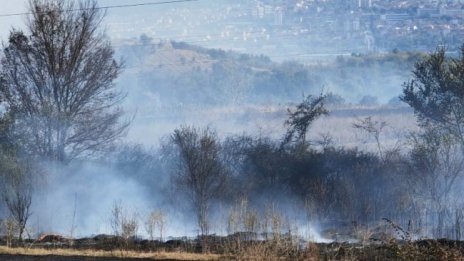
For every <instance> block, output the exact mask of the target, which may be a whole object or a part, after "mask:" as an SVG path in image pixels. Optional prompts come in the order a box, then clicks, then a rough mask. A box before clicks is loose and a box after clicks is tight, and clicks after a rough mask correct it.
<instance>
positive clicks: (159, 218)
mask: <svg viewBox="0 0 464 261" xmlns="http://www.w3.org/2000/svg"><path fill="white" fill-rule="evenodd" d="M165 227H166V214H165V213H164V212H163V211H162V210H156V211H153V212H151V213H150V214H149V215H148V218H147V221H146V222H145V229H146V231H147V233H148V235H149V236H150V240H152V241H153V240H154V239H155V234H156V232H158V235H159V240H160V241H161V242H162V241H163V232H164V228H165Z"/></svg>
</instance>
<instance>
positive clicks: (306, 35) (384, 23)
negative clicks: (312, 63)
mask: <svg viewBox="0 0 464 261" xmlns="http://www.w3.org/2000/svg"><path fill="white" fill-rule="evenodd" d="M463 8H464V0H409V1H406V0H403V1H402V0H236V1H227V0H221V1H217V2H216V4H213V5H202V6H192V5H190V6H188V7H183V8H180V7H172V8H171V9H168V10H163V12H156V10H155V11H153V12H148V10H146V12H145V13H144V14H143V15H140V13H134V16H133V17H132V16H131V15H130V14H128V15H125V16H124V17H123V18H121V17H118V18H117V19H115V21H114V23H112V24H110V28H111V30H110V33H111V31H113V36H115V35H116V36H117V37H121V38H122V37H126V36H127V34H128V33H129V34H130V33H132V34H135V35H133V36H137V34H138V35H141V34H145V35H147V36H149V37H151V38H153V39H173V40H177V41H185V42H187V43H192V44H198V45H203V46H206V47H216V48H224V49H235V50H238V51H244V52H248V53H263V54H267V55H270V56H271V57H272V56H276V53H277V52H278V53H279V55H280V56H282V57H286V58H287V57H291V56H292V55H294V56H297V57H299V58H304V57H305V56H309V57H311V56H324V55H334V56H337V55H343V54H352V53H369V52H386V51H392V50H401V51H431V50H435V49H436V47H437V46H438V45H440V44H445V45H447V47H448V48H449V49H451V50H456V49H457V48H459V47H460V46H461V45H462V44H463V43H464V42H463V39H464V9H463Z"/></svg>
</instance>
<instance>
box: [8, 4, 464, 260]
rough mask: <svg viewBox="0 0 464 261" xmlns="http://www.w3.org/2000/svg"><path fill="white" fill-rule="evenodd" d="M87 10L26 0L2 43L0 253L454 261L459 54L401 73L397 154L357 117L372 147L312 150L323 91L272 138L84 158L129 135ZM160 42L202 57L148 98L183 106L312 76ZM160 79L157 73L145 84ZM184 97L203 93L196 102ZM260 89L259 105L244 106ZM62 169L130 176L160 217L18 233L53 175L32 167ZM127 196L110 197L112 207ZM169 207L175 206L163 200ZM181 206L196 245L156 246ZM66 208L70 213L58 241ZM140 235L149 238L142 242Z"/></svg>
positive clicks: (94, 15)
mask: <svg viewBox="0 0 464 261" xmlns="http://www.w3.org/2000/svg"><path fill="white" fill-rule="evenodd" d="M67 3H68V4H67ZM70 9H72V10H75V12H74V11H73V12H69V10H70ZM100 10H101V9H99V8H98V6H97V5H96V2H95V1H83V2H74V1H70V2H65V1H63V0H52V1H41V0H32V1H31V2H30V12H31V16H30V18H31V19H30V21H29V23H28V32H27V33H23V32H21V31H17V30H13V31H12V32H11V35H10V38H9V41H8V43H7V44H6V45H5V46H4V49H3V54H2V56H1V62H0V64H1V68H0V79H1V80H0V94H1V98H2V102H3V105H4V108H5V111H4V113H3V115H2V118H1V121H0V179H1V180H0V181H1V183H0V184H1V186H0V192H1V196H2V202H3V203H4V204H2V206H1V209H0V213H2V214H4V215H2V217H4V220H2V222H1V224H2V226H1V228H2V230H3V231H2V234H4V235H5V240H4V241H2V240H3V239H1V238H0V243H5V245H7V246H9V247H10V246H17V247H26V248H25V249H24V250H23V252H21V251H20V252H14V250H11V249H3V248H0V255H1V254H2V253H6V254H18V253H26V254H28V253H29V252H30V253H32V254H33V255H41V254H40V253H39V252H34V251H39V250H37V249H35V248H36V247H37V248H52V250H53V249H54V248H57V249H66V248H71V249H72V248H74V249H76V250H83V252H77V254H83V255H94V256H99V257H103V256H107V255H110V256H111V257H115V256H116V257H131V256H135V257H141V256H144V255H145V254H140V253H141V252H147V253H149V252H153V251H159V252H161V253H164V252H169V253H171V252H178V251H184V252H189V253H201V252H203V253H204V254H207V253H208V252H210V253H213V255H204V256H200V257H198V256H191V255H188V257H187V258H197V257H198V258H211V259H216V258H223V259H238V260H281V259H289V260H334V259H335V260H353V259H362V260H372V259H375V258H378V259H393V260H427V259H429V260H445V259H447V260H453V259H456V260H458V259H462V256H463V253H464V246H463V244H462V242H461V241H460V240H461V239H462V233H461V231H462V229H463V228H464V227H463V225H464V224H463V223H462V221H463V219H464V212H463V210H462V209H463V208H462V206H464V201H463V200H462V199H461V197H460V193H461V191H460V186H459V185H460V184H462V182H464V177H463V168H464V134H463V131H462V129H463V128H464V126H463V125H464V114H463V113H464V112H463V111H464V108H463V105H464V103H463V100H464V97H463V95H464V92H463V91H462V85H463V82H464V78H463V77H464V76H463V72H464V58H463V57H460V58H450V57H446V55H445V51H444V50H443V49H439V50H438V51H437V52H435V53H433V54H431V55H429V56H427V57H424V58H423V59H422V60H420V61H419V62H417V63H416V65H415V67H414V69H413V79H412V80H411V81H409V82H407V83H406V84H405V85H404V90H403V96H402V97H401V99H402V100H403V101H405V102H406V103H408V104H409V105H410V106H411V107H412V108H413V109H414V111H415V113H416V115H417V117H418V121H419V123H420V127H421V129H420V131H419V132H416V133H411V134H410V139H409V143H408V144H403V145H404V146H402V147H401V148H398V147H395V148H387V147H385V146H383V144H382V134H383V131H384V130H385V129H386V128H388V125H387V124H386V123H385V122H383V121H377V120H375V119H373V118H371V117H369V116H368V117H365V118H364V119H360V120H358V121H356V122H354V123H353V124H352V127H353V130H352V131H356V130H358V131H360V133H361V134H362V135H367V136H371V138H373V140H374V142H375V146H376V150H373V151H368V150H366V151H363V150H361V149H359V148H356V147H350V148H348V147H343V146H340V145H339V144H336V143H334V142H332V140H331V139H330V137H328V136H325V138H324V141H323V142H320V143H317V142H314V139H313V137H311V136H310V135H309V130H310V128H311V127H312V126H313V125H312V124H313V123H314V121H315V120H317V119H319V118H320V117H321V116H323V115H326V114H328V113H329V111H328V108H326V106H325V105H326V104H327V103H331V104H332V105H333V104H337V103H343V99H341V98H340V97H338V96H337V95H335V94H328V95H320V96H312V95H308V96H305V97H303V101H302V102H301V103H299V104H297V105H296V106H295V107H294V108H290V109H288V115H287V116H288V119H287V120H286V121H285V122H282V125H283V126H285V127H286V128H287V129H286V132H285V134H284V135H283V137H281V138H271V137H268V136H266V135H264V134H258V135H254V134H251V135H250V134H242V135H225V134H224V135H223V136H221V135H218V134H217V133H216V131H215V130H214V129H212V128H209V127H208V128H198V127H195V126H184V127H180V128H178V129H175V130H174V131H173V133H172V135H170V136H169V137H166V138H165V140H164V141H162V146H161V148H159V149H155V148H152V149H146V148H145V147H143V146H142V145H137V144H130V143H129V144H123V145H122V144H117V146H115V147H112V148H113V150H105V151H106V152H107V153H105V155H104V156H101V157H97V156H98V155H97V154H95V153H96V152H99V151H102V150H104V149H108V148H109V147H110V146H111V145H114V142H115V141H116V140H117V139H118V138H120V137H121V136H122V135H123V134H124V132H125V130H126V129H127V127H128V125H129V123H125V122H121V117H122V109H121V108H120V107H119V103H120V102H121V101H122V99H123V97H124V96H123V95H121V93H120V92H119V91H117V90H116V89H115V87H114V85H113V82H114V80H115V79H116V78H117V77H118V75H119V73H120V71H121V64H120V63H118V62H116V61H115V60H114V57H113V56H114V52H113V50H112V48H111V46H110V44H109V42H108V40H107V39H106V38H105V37H104V35H103V33H102V32H101V31H99V25H100V21H101V19H102V17H103V16H102V13H101V11H100ZM144 41H148V40H147V39H144ZM170 45H171V47H172V48H173V49H182V50H183V51H186V50H188V51H192V52H196V53H197V56H195V57H193V58H195V59H197V58H200V57H202V59H204V60H203V62H204V63H207V66H205V67H198V68H195V69H193V70H191V71H188V72H189V73H181V74H179V73H178V72H177V74H176V75H175V76H176V77H174V82H175V85H176V86H175V87H177V86H178V85H179V83H180V84H181V85H182V88H183V89H182V90H179V89H176V88H171V89H170V88H165V89H162V90H161V91H166V93H165V94H166V95H169V96H177V95H186V96H189V95H191V97H190V99H192V97H193V99H194V98H197V97H198V98H199V99H197V100H196V102H199V103H204V102H209V103H213V104H214V103H222V102H224V103H225V101H227V103H228V102H232V103H237V104H240V102H241V101H242V100H243V99H245V100H246V99H250V100H251V101H254V102H257V103H259V102H262V101H270V102H275V101H276V100H279V99H281V97H286V98H289V99H291V100H293V99H292V98H293V97H294V96H295V95H298V94H299V93H298V92H299V91H300V90H304V89H306V88H308V87H311V85H312V84H313V85H312V86H314V84H316V83H320V81H318V80H317V79H315V78H316V77H314V74H313V71H312V70H311V69H314V68H311V67H309V66H305V65H302V64H299V63H296V62H285V63H282V64H275V63H272V62H271V61H270V60H269V59H267V58H266V57H261V56H260V57H253V56H248V55H239V54H237V53H234V52H225V51H222V50H206V49H202V48H196V47H192V46H189V45H186V44H183V43H174V42H173V43H170ZM198 54H201V55H198ZM462 56H464V47H463V50H462ZM205 57H206V58H205ZM418 57H419V56H418V55H416V54H407V55H405V54H392V55H387V56H385V57H384V58H382V59H377V58H371V57H359V56H357V55H354V56H353V57H349V58H339V59H338V60H337V62H336V63H335V64H332V65H331V66H332V67H330V68H331V70H335V71H337V70H340V71H339V73H340V75H342V76H341V78H343V77H344V76H343V75H344V74H346V73H347V72H343V68H346V65H349V66H348V67H350V68H358V67H362V68H365V67H371V66H378V65H379V64H383V63H393V64H398V63H402V62H407V63H408V64H410V63H412V62H414V60H415V59H416V58H418ZM183 58H184V59H183V60H182V64H183V65H182V66H184V65H187V67H188V63H189V60H188V59H185V57H183ZM193 58H192V59H193ZM404 66H407V65H404ZM327 68H328V67H326V69H327ZM190 69H191V68H190ZM151 73H152V72H150V74H151ZM348 73H350V72H348ZM237 75H240V76H243V77H238V76H237ZM171 76H173V75H172V74H170V73H167V72H166V71H163V72H162V73H160V74H159V75H156V76H155V78H156V77H166V78H170V77H171ZM152 80H153V79H152ZM156 80H157V78H156V79H154V80H153V82H156ZM174 82H169V81H168V82H167V83H166V84H167V85H169V84H174ZM199 86H201V87H202V90H205V89H206V90H209V91H211V92H207V94H204V92H199V91H198V87H199ZM213 89H214V91H213ZM218 90H219V91H218ZM263 93H267V94H269V97H264V98H262V97H260V96H261V94H263ZM257 97H260V98H259V99H256V98H257ZM268 98H271V99H268ZM273 98H275V99H276V100H273ZM260 99H262V100H260ZM279 101H281V100H279ZM362 102H363V103H365V104H366V105H372V104H374V103H376V98H375V97H371V96H369V94H368V93H366V96H365V97H364V98H363V99H362ZM282 140H283V142H282ZM91 155H92V156H93V157H90V156H91ZM78 159H80V160H82V162H78V164H77V166H79V167H80V168H83V166H84V165H85V161H93V162H97V161H98V162H99V164H102V165H105V166H112V167H114V168H116V169H118V171H120V172H122V173H124V175H125V177H128V178H130V179H127V180H125V182H126V183H124V184H123V186H125V185H126V184H128V183H130V181H133V180H136V181H138V182H140V183H142V184H143V185H144V186H145V187H144V188H146V189H147V191H151V192H152V193H153V191H155V190H160V191H162V193H158V194H156V196H158V197H164V198H162V199H157V200H158V203H159V202H162V203H163V206H162V207H159V206H153V205H151V204H150V207H156V208H152V209H148V210H147V213H139V212H138V211H137V209H134V210H132V209H128V208H126V207H124V206H123V205H122V203H115V204H114V205H113V208H112V209H111V210H110V213H109V215H110V218H109V220H108V223H109V226H110V227H111V229H112V232H111V233H112V235H104V234H102V235H97V236H94V237H90V238H82V239H74V238H66V237H64V236H61V235H53V234H52V235H43V236H42V237H36V236H31V235H30V234H32V233H29V226H28V220H29V219H30V217H31V215H32V214H33V213H32V206H33V204H34V203H35V201H34V196H35V195H37V192H36V191H37V190H40V189H41V187H40V186H38V185H37V184H42V183H40V182H43V180H42V175H43V176H46V177H51V175H50V173H43V172H44V171H43V170H48V171H49V172H53V171H50V167H49V166H47V164H48V163H50V162H51V163H52V164H51V165H53V167H52V168H51V169H52V170H56V169H53V168H62V169H66V170H68V169H69V168H67V167H68V166H66V165H69V164H70V163H71V162H73V161H74V162H76V161H77V160H78ZM56 163H59V164H56ZM79 163H82V164H81V165H79ZM99 174H100V173H99ZM164 177H170V178H165V180H163V178H164ZM91 178H93V177H91ZM44 180H46V179H44ZM85 182H89V183H90V182H92V181H89V180H85ZM107 182H108V181H107ZM166 187H169V188H172V189H171V190H169V189H166ZM150 195H151V194H150ZM153 195H155V194H153ZM160 195H161V196H160ZM130 196H131V195H130V193H127V194H125V195H121V197H122V198H123V199H124V198H126V197H130ZM153 198H154V196H153ZM172 198H174V199H175V200H177V201H176V202H174V203H173V201H175V200H172ZM163 200H164V201H163ZM153 201H155V199H153ZM115 202H118V201H115ZM120 202H122V200H121V201H120ZM67 203H69V202H67ZM168 203H171V205H168ZM184 203H185V205H187V206H188V209H189V210H190V211H188V213H194V218H193V219H195V221H196V225H197V226H198V233H197V236H196V237H192V238H180V239H172V238H167V237H166V235H165V234H166V229H167V225H166V224H167V223H170V221H171V219H170V218H171V217H170V212H169V211H166V212H165V211H164V209H165V208H166V206H169V207H170V208H176V207H179V208H180V205H182V204H184ZM76 208H77V207H76V203H75V209H74V212H73V217H72V218H73V221H72V224H71V231H74V229H75V224H74V218H75V216H76V215H75V214H76ZM162 209H163V210H162ZM144 214H145V215H144ZM143 217H146V218H145V220H144V222H143V223H142V221H141V220H142V219H143ZM141 224H144V225H145V230H146V232H147V234H148V235H149V237H150V240H146V239H143V235H142V233H143V232H142V231H143V230H142V229H141V228H142V226H141ZM217 224H219V226H220V228H217V226H218V225H217ZM315 227H316V228H317V229H314V228H315ZM224 230H227V231H226V232H224ZM215 232H216V233H218V234H219V233H220V235H217V234H214V233H215ZM24 234H27V235H28V238H27V239H26V240H24ZM71 235H73V232H71ZM157 235H159V237H157ZM427 238H434V239H437V238H447V239H445V240H429V239H427ZM451 239H453V240H455V241H451ZM319 241H320V242H321V243H317V242H319ZM322 241H330V242H332V243H326V244H324V243H322ZM315 242H316V243H315ZM340 242H350V243H340ZM114 250H119V251H118V252H117V253H113V251H114ZM44 251H45V250H44ZM60 251H62V250H60ZM87 251H90V252H87ZM93 251H94V252H93ZM101 251H103V252H101ZM137 251H138V252H137ZM58 252H59V251H58ZM45 253H47V254H48V253H52V254H53V252H47V251H45ZM59 253H61V254H63V255H67V254H69V253H72V254H75V253H76V252H74V250H69V252H64V253H63V252H59ZM108 253H109V254H108ZM146 255H148V254H146ZM168 256H169V257H172V255H171V254H169V255H168ZM0 257H1V256H0ZM147 257H150V258H152V257H153V256H147ZM157 257H158V256H156V255H155V258H157ZM173 258H174V257H173Z"/></svg>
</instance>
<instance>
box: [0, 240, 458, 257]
mask: <svg viewBox="0 0 464 261" xmlns="http://www.w3.org/2000/svg"><path fill="white" fill-rule="evenodd" d="M218 239H219V238H216V242H212V243H211V244H210V245H209V251H208V252H209V253H207V254H205V253H199V252H201V251H202V250H201V248H195V249H191V248H190V247H191V246H195V244H197V245H196V246H197V247H198V244H201V242H200V241H195V240H193V241H189V240H187V241H183V242H181V243H182V244H183V245H182V246H178V247H176V248H166V247H161V246H160V245H158V246H157V247H155V245H156V244H158V243H157V242H149V243H153V248H152V249H151V250H148V249H149V248H151V246H147V245H144V244H147V242H146V241H145V242H144V241H133V242H130V243H129V244H128V245H126V246H125V247H124V248H121V245H119V247H118V243H114V245H112V246H108V245H106V244H103V245H93V246H92V247H89V246H87V247H89V248H88V249H82V247H83V245H77V246H75V247H71V243H70V242H67V243H64V242H61V243H58V242H55V243H50V242H49V243H46V244H44V243H36V244H35V245H32V244H29V245H27V246H25V247H17V248H7V247H4V246H2V247H0V260H5V261H7V260H12V261H16V260H25V261H28V260H39V261H55V260H63V261H68V260H70V261H87V260H95V261H100V260H129V261H132V260H134V261H135V260H137V261H140V260H142V261H143V260H366V261H367V260H464V242H461V241H452V240H445V239H441V240H418V241H408V240H393V239H392V240H389V241H384V242H374V241H371V242H370V243H368V244H360V243H305V244H304V245H301V244H294V242H291V240H290V241H289V240H286V239H272V240H268V241H244V242H239V241H234V240H232V241H218ZM221 239H226V238H221ZM229 239H230V238H229ZM209 240H214V238H213V237H211V238H209ZM237 243H239V244H240V246H239V245H237ZM166 244H169V242H167V243H166ZM99 248H108V249H109V250H99Z"/></svg>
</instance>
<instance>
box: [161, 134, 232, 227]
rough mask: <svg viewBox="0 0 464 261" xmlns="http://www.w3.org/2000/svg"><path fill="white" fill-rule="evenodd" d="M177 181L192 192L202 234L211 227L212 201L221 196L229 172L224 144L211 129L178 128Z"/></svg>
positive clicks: (175, 136)
mask: <svg viewBox="0 0 464 261" xmlns="http://www.w3.org/2000/svg"><path fill="white" fill-rule="evenodd" d="M170 143H171V144H172V145H174V147H173V148H174V151H175V153H174V155H172V156H174V160H175V165H174V169H173V176H172V178H173V182H174V184H175V185H176V186H177V188H178V189H179V190H181V191H184V192H185V193H187V194H188V198H189V199H190V200H191V203H192V206H193V208H194V210H195V212H196V214H197V221H198V226H199V228H200V232H201V235H207V234H208V230H209V222H208V214H209V209H210V206H211V203H212V201H213V200H214V199H215V198H217V197H219V196H221V194H222V193H223V190H224V188H225V185H226V180H227V171H226V168H225V167H224V164H223V162H222V157H221V144H220V142H219V141H218V137H217V135H216V133H215V132H214V131H212V130H210V129H203V130H201V129H196V128H193V127H182V128H180V129H177V130H175V131H174V134H173V135H172V136H171V139H170Z"/></svg>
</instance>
